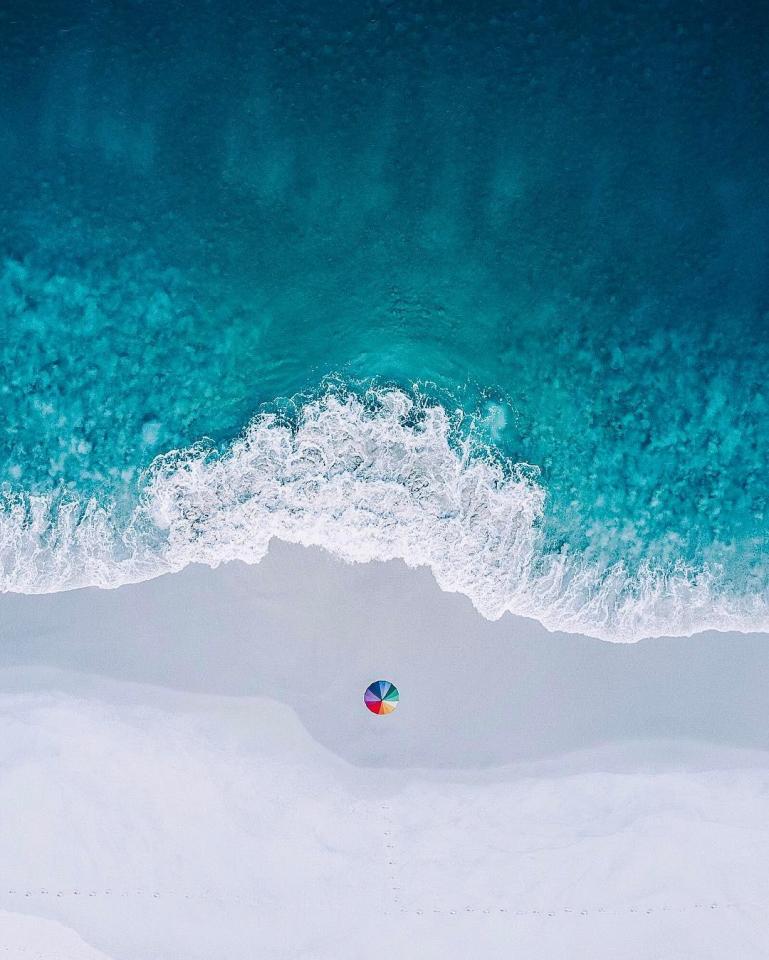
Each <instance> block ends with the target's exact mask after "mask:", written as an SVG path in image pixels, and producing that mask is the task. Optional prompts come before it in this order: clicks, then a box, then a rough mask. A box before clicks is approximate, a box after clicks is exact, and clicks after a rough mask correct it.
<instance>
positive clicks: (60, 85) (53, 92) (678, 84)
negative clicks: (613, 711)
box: [0, 0, 769, 639]
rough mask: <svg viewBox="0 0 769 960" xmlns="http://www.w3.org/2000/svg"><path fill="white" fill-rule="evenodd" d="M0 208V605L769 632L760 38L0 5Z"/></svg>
mask: <svg viewBox="0 0 769 960" xmlns="http://www.w3.org/2000/svg"><path fill="white" fill-rule="evenodd" d="M0 184H1V185H2V194H1V199H0V337H1V339H0V367H1V369H2V379H1V381H0V388H1V389H2V391H3V395H2V405H0V478H2V483H3V487H2V491H3V493H2V497H3V499H2V503H3V505H4V506H3V511H2V512H0V583H1V584H2V586H3V587H4V588H5V589H12V590H23V591H38V590H54V589H63V588H66V587H72V586H79V585H83V584H86V583H99V584H101V585H105V586H107V585H115V584H117V583H119V582H123V581H125V580H127V579H137V578H141V577H144V576H150V575H153V574H155V573H159V572H162V571H163V570H165V569H175V568H177V567H179V566H181V565H183V564H184V563H186V562H190V561H191V560H204V561H206V562H211V563H215V562H218V560H220V559H229V558H231V557H236V556H239V557H242V558H244V559H258V558H259V557H260V556H261V555H262V553H263V549H264V548H265V544H266V542H267V541H268V540H269V537H270V536H281V535H282V536H285V537H287V538H289V539H298V540H300V541H302V542H313V543H315V542H317V543H321V544H322V545H324V546H326V547H328V548H329V549H332V550H334V551H335V552H337V553H339V554H341V555H343V556H346V557H348V558H350V559H373V558H376V557H380V556H381V557H388V556H401V557H403V558H404V559H406V560H407V562H410V563H429V564H430V565H431V566H432V567H433V569H434V570H435V572H436V576H437V577H438V579H439V582H441V583H442V585H444V586H445V587H446V588H447V589H460V590H463V591H464V592H466V593H468V594H469V595H470V596H471V598H472V599H473V600H474V602H476V605H478V606H479V608H480V609H481V610H482V612H484V613H485V614H486V615H489V616H498V615H500V614H501V613H502V612H503V611H504V610H508V609H509V610H513V611H514V612H521V613H528V614H530V615H534V616H537V617H539V618H540V619H542V620H543V621H544V622H545V623H547V624H548V626H552V627H567V628H572V629H580V630H584V631H587V632H592V633H595V634H596V635H599V636H604V637H607V638H610V639H635V638H637V637H639V636H642V635H645V634H649V633H686V632H691V631H692V630H695V629H701V628H704V627H707V626H717V627H722V628H727V627H737V628H739V627H742V628H745V629H747V628H749V627H751V628H755V627H763V626H765V627H769V613H767V611H768V610H769V559H768V558H767V546H768V538H767V516H766V513H767V494H768V493H769V479H767V463H769V430H768V429H767V414H768V413H769V386H767V383H766V375H767V371H769V270H768V269H767V267H768V266H769V10H766V9H761V7H760V6H759V5H756V4H747V3H745V4H737V5H730V6H729V8H728V9H727V8H726V7H725V6H724V5H723V4H721V3H717V2H691V0H690V2H686V3H675V2H671V3H652V4H648V5H640V4H637V3H624V2H603V3H590V2H582V3H575V2H563V3H561V2H549V3H546V2H538V3H517V4H515V5H503V4H492V3H474V2H463V3H459V2H437V0H433V2H397V0H393V2H387V0H377V2H368V3H350V2H344V3H343V2H320V3H319V2H314V3H309V2H297V0H286V2H277V0H275V2H263V3H246V2H236V0H220V2H211V3H204V2H200V0H191V2H185V3H175V2H174V3H171V2H169V3H163V4H160V3H151V2H123V3H117V2H115V3H107V2H103V0H98V2H97V0H95V2H66V0H61V2H54V0H50V2H38V0H32V2H26V3H23V4H22V3H15V2H5V3H3V4H2V5H0ZM255 417H256V418H257V419H256V421H254V419H253V418H255ZM249 424H251V427H250V428H249ZM191 478H192V479H191ZM276 491H277V492H276ZM246 508H247V509H246ZM244 511H245V512H244ZM425 544H429V547H428V546H425Z"/></svg>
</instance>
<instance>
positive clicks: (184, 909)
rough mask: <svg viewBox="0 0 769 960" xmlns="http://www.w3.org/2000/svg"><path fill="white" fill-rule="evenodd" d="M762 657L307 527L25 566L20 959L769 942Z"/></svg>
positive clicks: (656, 957) (6, 670)
mask: <svg viewBox="0 0 769 960" xmlns="http://www.w3.org/2000/svg"><path fill="white" fill-rule="evenodd" d="M379 678H387V679H390V680H392V681H393V682H394V683H396V684H397V686H398V688H399V690H400V694H401V701H400V705H399V707H398V709H397V710H396V711H395V713H394V714H393V715H391V716H388V717H376V716H373V715H372V714H370V713H368V711H366V710H365V708H364V706H363V703H362V695H363V691H364V689H365V687H366V685H367V684H368V683H369V682H371V681H372V680H375V679H379ZM768 678H769V638H767V637H766V636H762V635H728V634H703V635H699V636H695V637H691V638H678V639H664V638H663V639H659V640H648V641H643V642H641V643H638V644H610V643H606V642H601V641H598V640H592V639H587V638H584V637H576V636H566V635H557V634H549V633H547V632H546V631H545V630H544V629H543V628H542V627H541V626H539V625H538V624H537V623H535V622H533V621H528V620H523V619H515V618H513V617H511V616H505V617H503V618H502V619H501V620H500V621H498V622H493V623H492V622H489V621H486V620H484V619H482V618H481V617H480V616H479V614H478V613H477V612H476V611H475V610H474V609H473V608H472V606H471V604H470V602H469V601H468V600H467V599H466V598H465V597H463V596H460V595H456V594H445V593H442V592H441V591H440V590H439V589H438V588H437V586H436V584H435V582H434V580H433V579H432V576H431V575H430V574H429V573H428V572H427V571H425V570H418V571H413V570H408V569H407V568H406V567H405V566H404V565H403V564H401V563H400V562H392V563H387V564H377V563H373V564H365V565H349V564H344V563H342V562H340V561H338V560H336V559H334V558H332V557H331V556H329V555H328V554H325V553H323V552H322V551H320V550H307V549H305V548H301V547H297V546H288V545H285V544H281V543H273V544H272V546H271V549H270V553H269V555H268V557H267V558H266V560H264V561H263V563H261V564H259V565H257V566H246V565H243V564H240V563H232V564H229V565H226V566H222V567H220V568H218V569H215V570H211V569H208V568H204V567H189V568H187V569H186V570H184V571H183V572H182V573H179V574H175V575H170V576H165V577H161V578H158V579H156V580H151V581H147V582H145V583H141V584H137V585H134V586H125V587H121V588H120V589H117V590H112V591H106V590H105V591H100V590H95V589H87V590H78V591H72V592H68V593H58V594H51V595H45V596H25V595H10V594H8V595H4V596H2V597H0V810H2V829H0V958H14V960H16V958H18V960H29V958H30V957H36V958H44V960H105V958H107V960H150V958H152V960H255V958H258V960H273V958H275V960H277V958H280V960H347V958H356V960H357V958H360V957H361V956H365V955H366V954H367V953H368V951H369V950H371V949H376V950H379V949H383V948H384V949H386V950H387V952H388V954H389V955H392V956H399V957H403V958H406V960H430V958H433V957H435V958H438V957H440V958H442V960H446V958H458V960H459V958H465V957H470V956H473V957H479V958H483V960H485V958H489V960H496V958H502V957H505V958H507V957H525V958H527V960H564V958H569V960H581V958H585V960H601V958H606V960H609V958H611V960H647V958H648V960H690V958H697V960H706V958H713V960H724V958H731V957H734V958H740V960H759V958H765V957H767V956H769V917H768V915H767V912H766V908H765V904H766V901H767V897H769V698H767V695H766V690H767V679H768ZM380 944H381V945H383V947H380V946H379V945H380ZM372 945H377V946H375V947H372Z"/></svg>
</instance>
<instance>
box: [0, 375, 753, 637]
mask: <svg viewBox="0 0 769 960" xmlns="http://www.w3.org/2000/svg"><path fill="white" fill-rule="evenodd" d="M459 417H460V415H459V414H456V415H453V414H451V413H450V412H448V411H447V410H446V409H444V408H443V407H441V406H440V405H437V404H429V403H427V402H423V401H421V400H420V399H419V398H418V397H417V398H415V397H414V396H411V395H409V394H407V393H405V392H403V391H400V390H396V389H380V390H372V391H370V392H369V393H368V394H366V395H365V396H356V395H353V394H350V393H345V392H340V391H333V390H331V391H329V392H328V393H326V394H325V395H324V396H322V397H320V398H316V399H314V400H311V401H309V402H306V403H304V404H303V405H301V406H300V407H298V408H297V411H296V416H295V417H293V418H291V419H288V418H286V417H283V416H280V415H278V414H276V413H263V414H261V415H259V416H258V417H256V418H255V419H254V420H253V421H252V423H251V424H250V425H249V427H248V428H247V429H246V431H245V432H244V433H243V435H242V436H241V437H239V438H238V439H237V440H235V441H234V442H233V443H232V444H231V445H230V446H229V447H228V448H227V449H226V450H224V451H223V452H222V451H218V450H217V449H216V448H215V447H214V446H213V445H212V444H209V443H206V442H201V443H199V444H196V445H194V446H193V447H191V448H188V449H186V450H174V451H172V452H169V453H166V454H164V455H162V456H160V457H158V458H157V459H156V460H155V461H154V462H153V464H152V465H151V467H150V468H149V469H148V471H147V472H146V474H145V475H144V477H143V479H142V484H141V490H140V495H139V498H138V501H137V502H136V503H135V505H134V506H132V507H131V508H130V509H129V510H127V511H124V512H123V516H122V518H121V511H120V510H119V509H118V508H117V507H116V506H115V505H114V504H111V505H108V506H105V505H103V504H102V505H100V504H99V503H98V502H97V501H96V500H95V499H91V500H89V501H87V502H85V503H79V502H75V501H71V502H58V503H56V502H54V501H53V500H51V499H49V498H46V497H42V496H40V497H35V496H28V495H23V496H22V495H11V494H6V495H5V503H4V510H3V511H2V512H1V513H0V588H1V589H2V590H4V591H14V592H23V593H45V592H54V591H58V590H64V589H71V588H75V587H82V586H93V585H95V586H99V587H117V586H119V585H121V584H124V583H129V582H136V581H140V580H145V579H149V578H151V577H154V576H158V575H160V574H162V573H167V572H171V571H177V570H180V569H182V568H183V567H185V566H186V565H188V564H190V563H203V564H208V565H210V566H212V567H214V566H217V565H218V564H220V563H222V562H227V561H230V560H241V561H245V562H247V563H258V562H259V561H260V560H261V559H262V558H263V557H264V556H265V554H266V553H267V550H268V547H269V543H270V540H271V539H272V538H278V539H280V540H284V541H288V542H291V543H298V544H303V545H305V546H320V547H323V548H324V549H326V550H328V551H330V552H331V553H332V554H334V555H336V556H338V557H341V558H342V559H344V560H346V561H351V562H357V563H365V562H369V561H372V560H391V559H395V558H397V559H400V560H403V561H404V562H405V563H406V564H407V565H408V566H410V567H419V566H427V567H429V568H430V569H431V571H432V573H433V575H434V576H435V579H436V581H437V583H438V585H439V586H440V587H441V589H442V590H445V591H456V592H460V593H463V594H465V595H466V596H467V597H469V599H470V600H471V601H472V603H473V604H474V606H475V607H476V608H477V610H478V611H479V613H481V614H482V615H483V616H484V617H486V618H488V619H497V618H499V617H501V616H502V615H503V614H504V613H505V612H508V611H509V612H511V613H514V614H518V615H523V616H527V617H533V618H535V619H537V620H539V621H540V622H542V623H543V624H544V625H545V626H546V627H548V628H549V629H551V630H565V631H570V632H579V633H585V634H588V635H592V636H596V637H600V638H602V639H606V640H613V641H634V640H638V639H640V638H642V637H646V636H653V635H663V634H664V635H689V634H691V633H694V632H697V631H700V630H705V629H711V628H712V629H741V630H757V629H766V627H767V625H769V611H768V610H767V602H766V600H765V599H764V598H763V596H758V595H755V596H748V595H745V596H734V595H730V594H729V593H728V591H727V590H726V589H725V588H724V587H723V586H722V583H723V581H722V578H721V576H720V572H719V570H718V569H715V568H712V567H709V566H707V565H705V566H703V567H702V568H701V569H698V570H697V569H692V568H690V567H687V566H686V565H685V564H684V563H683V562H680V563H677V564H673V565H670V566H668V567H667V568H665V569H662V568H660V569H654V568H653V567H652V566H650V565H648V564H647V565H644V566H642V567H641V569H640V570H636V571H633V572H632V573H631V572H630V571H629V570H628V569H626V568H625V566H624V565H623V564H622V563H621V562H620V563H613V564H610V565H607V566H605V567H603V568H599V567H597V566H595V565H589V564H587V563H585V562H584V561H581V560H580V558H579V557H578V556H575V555H570V554H569V552H568V551H567V550H566V549H563V550H561V551H560V552H551V551H550V550H549V549H548V547H547V545H546V540H545V536H544V533H543V530H542V525H543V518H544V515H545V510H546V503H547V492H546V489H545V487H544V486H543V484H542V483H541V481H540V478H539V474H538V471H537V470H536V468H533V467H531V466H529V465H528V464H515V463H511V462H507V461H504V460H503V459H501V458H500V457H499V455H498V454H496V453H495V452H494V451H493V450H490V449H489V448H487V447H485V446H483V444H481V443H480V441H479V440H477V439H473V437H472V434H471V435H470V436H469V437H468V436H467V435H466V433H465V435H464V436H463V435H462V433H461V431H458V430H457V420H458V419H459Z"/></svg>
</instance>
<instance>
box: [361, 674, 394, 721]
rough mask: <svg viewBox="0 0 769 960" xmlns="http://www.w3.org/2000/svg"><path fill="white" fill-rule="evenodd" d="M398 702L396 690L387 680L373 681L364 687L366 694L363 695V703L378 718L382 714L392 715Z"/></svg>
mask: <svg viewBox="0 0 769 960" xmlns="http://www.w3.org/2000/svg"><path fill="white" fill-rule="evenodd" d="M399 700H400V694H399V693H398V688H397V687H396V686H395V684H394V683H390V681H389V680H375V681H374V682H373V683H371V684H369V685H368V687H366V692H365V693H364V694H363V702H364V703H365V704H366V706H367V707H368V708H369V710H370V711H371V712H372V713H378V714H379V715H380V716H381V715H382V714H384V713H392V712H393V710H394V709H395V708H396V707H397V706H398V701H399Z"/></svg>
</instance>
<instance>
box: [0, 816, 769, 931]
mask: <svg viewBox="0 0 769 960" xmlns="http://www.w3.org/2000/svg"><path fill="white" fill-rule="evenodd" d="M392 837H393V834H392V831H391V830H387V829H386V830H385V832H384V840H385V843H384V846H385V856H386V858H387V859H386V865H387V867H388V871H387V882H388V886H389V891H388V893H389V897H388V899H389V901H390V907H389V908H388V907H385V914H386V915H391V914H393V913H411V914H416V915H417V916H424V915H428V914H444V915H446V916H461V915H463V914H485V915H492V914H506V915H508V916H511V917H558V916H564V915H566V916H568V915H574V916H580V917H587V916H591V915H596V914H597V915H605V916H624V915H627V914H638V915H639V916H649V915H652V914H660V913H687V912H689V911H711V910H730V909H737V908H740V907H745V908H756V909H758V907H759V904H744V903H735V902H728V903H718V902H702V903H689V904H684V905H680V904H679V905H675V904H669V905H663V906H661V907H640V906H629V907H619V908H618V907H593V908H591V909H575V908H570V907H559V908H557V909H554V910H546V909H528V910H519V909H514V908H512V907H499V906H495V907H480V906H471V905H467V906H463V907H456V908H439V907H432V908H420V907H417V908H414V907H409V906H406V904H405V902H404V899H403V891H402V888H401V885H400V880H399V877H398V873H397V866H398V864H397V860H396V852H395V850H396V848H395V843H394V842H391V840H392ZM3 893H4V894H5V897H6V898H8V900H9V901H10V903H9V906H12V905H13V901H14V900H16V901H19V902H21V901H24V900H27V901H30V900H40V899H47V900H51V899H71V898H80V899H83V900H88V899H93V898H98V899H100V900H105V899H111V900H121V899H130V900H136V899H141V900H144V901H148V902H149V901H152V900H165V901H168V900H187V901H195V902H206V903H218V904H222V905H225V904H238V905H239V906H247V907H259V906H261V905H263V904H262V903H261V902H260V901H259V900H257V899H254V898H253V897H249V896H242V895H240V894H237V893H229V892H228V893H219V894H217V893H214V892H211V891H207V890H204V891H202V892H201V891H195V892H176V891H173V890H162V891H161V890H141V889H113V888H107V889H103V890H93V889H88V888H85V889H82V890H81V889H74V888H73V889H62V890H56V889H51V890H48V889H46V888H45V887H40V888H36V889H18V890H17V889H14V888H9V889H6V890H4V891H3Z"/></svg>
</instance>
